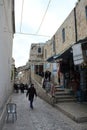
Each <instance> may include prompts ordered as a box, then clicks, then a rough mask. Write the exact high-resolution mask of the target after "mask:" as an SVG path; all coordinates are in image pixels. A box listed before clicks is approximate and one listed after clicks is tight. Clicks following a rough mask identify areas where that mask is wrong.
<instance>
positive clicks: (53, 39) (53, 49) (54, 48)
mask: <svg viewBox="0 0 87 130" xmlns="http://www.w3.org/2000/svg"><path fill="white" fill-rule="evenodd" d="M52 44H53V52H55V35H54V36H53V42H52Z"/></svg>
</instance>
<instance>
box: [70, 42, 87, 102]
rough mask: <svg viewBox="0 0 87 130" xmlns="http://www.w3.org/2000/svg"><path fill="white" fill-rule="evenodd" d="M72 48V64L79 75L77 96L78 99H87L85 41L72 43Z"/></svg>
mask: <svg viewBox="0 0 87 130" xmlns="http://www.w3.org/2000/svg"><path fill="white" fill-rule="evenodd" d="M72 50H73V60H74V66H75V69H78V72H79V75H80V78H79V88H78V91H77V96H78V97H79V100H80V101H87V41H84V40H82V41H80V42H79V43H78V44H75V45H73V47H72Z"/></svg>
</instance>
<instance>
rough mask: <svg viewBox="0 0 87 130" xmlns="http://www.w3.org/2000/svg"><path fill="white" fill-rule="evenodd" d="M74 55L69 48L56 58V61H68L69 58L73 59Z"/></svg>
mask: <svg viewBox="0 0 87 130" xmlns="http://www.w3.org/2000/svg"><path fill="white" fill-rule="evenodd" d="M72 55H73V53H72V48H71V47H69V48H67V49H65V50H64V51H62V52H61V53H60V54H58V55H56V56H54V59H55V60H57V59H64V58H65V59H67V58H69V57H71V56H72Z"/></svg>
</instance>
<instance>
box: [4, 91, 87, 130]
mask: <svg viewBox="0 0 87 130" xmlns="http://www.w3.org/2000/svg"><path fill="white" fill-rule="evenodd" d="M12 102H15V103H16V104H17V117H18V118H17V120H16V121H15V122H14V123H12V122H11V121H9V122H8V123H6V122H5V124H4V127H3V130H87V123H76V122H74V121H72V120H71V119H70V118H68V117H67V116H65V115H64V114H63V113H61V112H60V111H59V110H57V109H56V108H54V107H52V106H51V105H49V104H48V103H46V102H45V101H43V100H41V99H40V98H39V97H37V98H36V99H35V100H34V109H33V110H31V109H30V108H29V102H28V100H27V98H26V95H25V93H24V94H13V95H12Z"/></svg>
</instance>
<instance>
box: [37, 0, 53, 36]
mask: <svg viewBox="0 0 87 130" xmlns="http://www.w3.org/2000/svg"><path fill="white" fill-rule="evenodd" d="M50 3H51V0H49V2H48V5H47V8H46V11H45V13H44V16H43V18H42V21H41V24H40V26H39V28H38V30H37V32H36V34H37V33H38V32H39V30H40V28H41V26H42V24H43V21H44V18H45V16H46V13H47V11H48V8H49V5H50Z"/></svg>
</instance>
